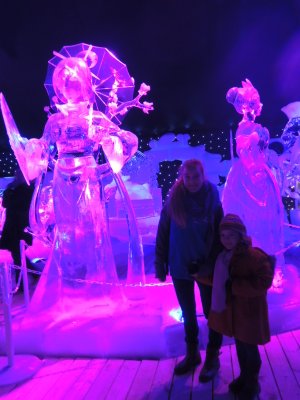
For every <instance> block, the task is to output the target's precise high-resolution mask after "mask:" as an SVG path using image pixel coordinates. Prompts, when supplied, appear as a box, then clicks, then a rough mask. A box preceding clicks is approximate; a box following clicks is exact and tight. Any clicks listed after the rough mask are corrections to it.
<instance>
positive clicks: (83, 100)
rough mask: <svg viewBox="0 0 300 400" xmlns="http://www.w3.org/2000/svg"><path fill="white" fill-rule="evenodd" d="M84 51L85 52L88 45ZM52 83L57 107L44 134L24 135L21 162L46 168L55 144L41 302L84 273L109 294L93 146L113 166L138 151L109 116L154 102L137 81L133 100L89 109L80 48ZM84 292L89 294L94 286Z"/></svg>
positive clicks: (75, 284) (87, 75) (109, 258)
mask: <svg viewBox="0 0 300 400" xmlns="http://www.w3.org/2000/svg"><path fill="white" fill-rule="evenodd" d="M88 53H89V57H90V55H91V50H90V49H89V51H88ZM52 83H53V88H54V91H55V94H56V96H57V99H58V101H57V104H56V108H57V109H58V112H57V113H55V114H52V115H51V116H50V117H49V119H48V121H47V123H46V126H45V129H44V133H43V136H42V138H41V139H30V140H29V141H27V142H26V143H25V146H24V147H25V149H24V151H23V152H22V157H21V158H22V159H24V158H25V159H26V162H25V165H23V170H26V171H27V173H28V174H29V175H30V178H32V177H34V176H37V175H39V174H40V173H41V172H42V171H43V170H45V168H47V163H48V160H49V159H51V153H52V151H53V149H54V148H55V149H57V152H58V159H57V160H56V162H55V168H54V177H53V203H54V213H55V224H56V232H55V238H54V242H53V246H52V251H51V254H50V257H49V259H48V261H47V264H46V267H45V270H44V274H43V276H42V277H41V280H40V282H39V285H38V288H37V290H36V293H35V296H34V298H33V301H34V302H35V303H36V304H40V305H41V304H45V303H53V302H54V301H55V300H56V299H57V298H60V297H61V296H62V295H63V294H64V293H68V295H70V294H72V292H73V291H74V290H75V291H76V296H77V295H78V291H80V290H81V287H82V286H83V285H82V283H83V281H82V280H88V281H90V282H93V281H94V282H95V281H96V282H102V283H104V284H102V285H94V287H93V288H94V290H93V291H94V292H95V293H94V294H95V295H96V296H99V295H100V296H103V295H104V296H105V295H109V294H111V290H113V289H112V288H113V287H114V285H112V284H113V283H116V282H117V273H116V268H115V264H114V259H113V254H112V250H111V245H110V239H109V236H108V231H107V225H106V221H107V220H106V216H105V207H104V201H103V198H102V196H103V191H102V190H101V184H99V168H98V165H97V164H96V161H95V158H94V155H93V152H94V150H95V149H97V148H98V146H99V145H101V146H102V149H103V151H104V153H105V155H106V157H107V159H108V161H109V164H110V166H111V168H112V170H113V172H115V173H118V172H119V171H120V170H121V168H122V166H123V165H124V163H125V162H126V161H127V160H128V159H129V158H130V157H132V156H133V154H134V153H135V152H136V150H137V145H138V141H137V137H136V136H135V135H134V134H133V133H131V132H128V131H124V130H122V129H120V128H119V126H118V125H116V124H115V123H114V122H112V120H111V119H112V117H114V116H115V115H116V114H117V113H118V112H123V113H124V111H125V112H126V111H127V109H128V108H130V107H133V106H134V107H138V108H141V109H143V111H144V112H146V113H147V112H148V111H149V110H151V109H152V104H151V103H147V102H144V103H140V102H139V99H140V97H141V96H142V95H144V94H146V93H147V91H148V90H149V89H150V88H149V87H148V86H147V85H145V84H142V85H141V88H140V91H139V96H137V97H136V98H135V99H134V100H132V101H131V102H128V103H127V104H123V106H122V105H121V106H119V108H116V107H112V106H111V107H110V108H109V112H108V115H109V116H110V117H111V119H110V118H109V117H108V116H106V115H105V114H104V113H102V112H100V111H96V110H94V108H93V104H94V101H95V98H94V96H95V94H94V90H93V85H92V79H91V71H90V68H89V66H88V62H87V58H86V54H84V52H81V53H80V56H79V57H68V58H63V57H62V60H61V61H60V62H59V63H58V64H57V65H56V67H55V69H54V73H53V78H52ZM2 112H3V107H2ZM19 158H20V157H19ZM83 292H84V293H83V294H87V293H88V294H89V293H90V292H91V287H90V288H89V289H88V291H87V290H86V289H84V290H83Z"/></svg>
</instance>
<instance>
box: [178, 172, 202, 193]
mask: <svg viewBox="0 0 300 400" xmlns="http://www.w3.org/2000/svg"><path fill="white" fill-rule="evenodd" d="M182 179H183V184H184V186H185V188H186V189H187V190H188V191H189V192H191V193H196V192H198V190H200V189H201V186H202V185H203V181H204V178H203V174H202V171H201V168H200V167H197V166H196V167H195V168H185V169H184V171H183V174H182Z"/></svg>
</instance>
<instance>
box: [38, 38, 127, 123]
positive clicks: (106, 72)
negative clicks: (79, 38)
mask: <svg viewBox="0 0 300 400" xmlns="http://www.w3.org/2000/svg"><path fill="white" fill-rule="evenodd" d="M53 54H54V57H53V58H51V60H49V61H48V70H47V75H46V80H45V88H46V90H47V93H48V96H49V98H50V103H51V106H52V107H54V108H55V106H56V104H58V103H59V99H58V98H57V97H56V94H55V91H54V88H53V84H52V77H53V72H54V69H55V67H56V66H57V65H58V63H59V62H60V61H61V60H62V59H64V58H68V57H79V58H83V59H84V60H85V61H86V63H87V65H88V66H89V68H90V71H91V74H92V86H93V91H94V93H95V104H94V107H95V109H97V110H99V111H101V112H103V113H104V114H106V115H108V116H109V114H110V106H111V104H114V105H115V107H118V106H119V105H121V104H122V103H124V102H127V101H130V100H132V98H133V92H134V79H133V78H132V77H131V76H130V74H129V72H128V70H127V67H126V64H124V63H123V62H122V61H120V60H119V59H118V58H117V57H116V56H115V55H114V54H113V53H112V52H111V51H110V50H108V49H107V48H105V47H97V46H93V45H89V44H86V43H79V44H75V45H72V46H64V47H63V48H62V49H61V50H60V51H59V52H53ZM122 118H123V115H120V114H118V115H113V116H112V117H111V120H112V121H113V122H114V123H116V124H120V123H121V120H122Z"/></svg>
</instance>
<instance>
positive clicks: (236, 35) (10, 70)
mask: <svg viewBox="0 0 300 400" xmlns="http://www.w3.org/2000/svg"><path fill="white" fill-rule="evenodd" d="M5 3H6V4H5V5H3V4H1V17H0V18H1V21H0V39H1V42H0V91H2V92H3V93H4V94H5V96H6V99H7V101H8V104H9V105H10V108H11V110H12V113H13V115H14V118H15V120H16V122H17V125H18V127H19V130H20V131H21V133H22V135H23V136H26V137H40V136H41V134H42V131H43V127H44V124H45V122H46V113H45V112H44V107H45V106H47V105H49V101H48V97H47V93H46V91H45V89H44V87H43V84H44V80H45V76H46V71H47V62H48V60H49V59H50V58H52V51H53V50H56V51H59V50H60V49H61V48H62V47H63V46H64V45H72V44H77V43H80V42H85V43H91V44H93V45H95V46H103V47H107V48H109V49H110V50H112V51H113V53H114V54H116V55H117V57H118V58H120V59H121V60H122V61H123V62H125V63H126V64H127V67H128V70H129V71H130V74H131V75H132V76H133V77H134V78H135V81H136V89H138V87H139V85H140V83H141V82H143V81H144V82H146V83H148V84H150V85H151V92H150V93H149V95H148V97H147V100H148V101H153V102H154V105H155V111H153V112H152V113H151V115H149V116H147V115H145V114H143V113H142V112H141V111H140V110H133V111H130V112H129V114H128V115H127V117H126V118H125V120H124V124H123V127H124V128H127V129H130V130H132V131H133V132H135V133H137V134H138V135H147V136H149V135H150V136H151V135H152V136H153V135H161V134H162V133H164V132H168V131H175V132H189V131H193V132H196V133H197V132H206V131H207V132H208V131H209V130H210V129H212V130H215V129H222V130H225V131H227V130H228V131H229V128H230V126H232V127H233V128H235V127H236V124H237V122H238V121H239V120H240V116H239V115H238V114H237V113H236V112H235V110H234V109H233V107H232V105H229V104H228V103H227V102H226V100H225V94H226V91H227V90H228V89H229V88H230V87H232V86H240V83H241V80H243V79H245V78H248V79H250V80H251V81H252V83H253V85H254V86H255V87H256V88H257V89H258V90H259V92H260V95H261V100H262V103H263V104H264V107H263V112H262V116H261V117H259V119H258V122H260V123H262V124H263V125H265V126H267V127H268V128H269V130H270V133H271V136H276V135H277V136H278V135H280V133H281V130H282V129H283V127H284V125H285V123H286V122H287V117H286V116H285V115H284V114H283V113H282V111H280V109H281V107H283V106H284V105H286V104H287V103H289V102H292V101H296V100H300V1H299V0H282V1H277V0H270V1H266V0H260V1H255V0H252V1H246V0H244V1H242V0H241V1H231V0H226V1H225V0H207V1H201V0H194V1H188V0H185V1H181V0H148V1H146V0H133V1H130V0H124V1H114V0H105V1H103V0H98V1H97V0H94V1H93V0H86V1H82V0H81V1H78V0H72V1H70V0H61V1H57V0H55V1H44V0H39V1H36V2H35V1H23V2H14V1H10V2H5ZM5 143H7V138H6V133H5V130H4V127H3V123H2V119H1V122H0V145H5Z"/></svg>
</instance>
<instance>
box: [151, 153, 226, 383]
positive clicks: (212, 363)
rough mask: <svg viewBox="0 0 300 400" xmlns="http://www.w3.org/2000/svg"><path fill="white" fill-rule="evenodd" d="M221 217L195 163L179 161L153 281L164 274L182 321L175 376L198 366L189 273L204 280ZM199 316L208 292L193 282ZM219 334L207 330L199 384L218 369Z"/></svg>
mask: <svg viewBox="0 0 300 400" xmlns="http://www.w3.org/2000/svg"><path fill="white" fill-rule="evenodd" d="M222 216H223V210H222V205H221V203H220V200H219V194H218V191H217V188H216V187H215V186H214V185H213V184H212V183H210V182H209V181H207V180H206V179H205V177H204V170H203V165H202V163H201V161H199V160H196V159H192V160H187V161H185V162H184V163H183V164H182V166H181V168H180V171H179V179H178V180H177V181H176V182H175V184H174V185H173V187H172V188H171V191H170V196H169V198H168V200H167V203H166V205H165V206H164V208H163V210H162V212H161V217H160V221H159V225H158V231H157V237H156V258H155V267H156V277H157V278H158V279H159V280H160V281H162V282H163V281H165V279H166V275H167V273H168V272H170V274H171V276H172V280H173V284H174V288H175V292H176V296H177V299H178V302H179V305H180V307H181V309H182V315H183V319H184V330H185V341H186V347H187V351H186V356H185V358H184V359H183V360H182V361H181V362H180V363H179V364H177V365H176V367H175V374H178V375H180V374H184V373H186V372H188V371H190V370H192V369H193V368H194V367H195V366H196V365H197V364H200V362H201V358H200V354H199V350H198V333H199V328H198V323H197V316H196V301H195V293H194V283H195V281H194V279H193V278H192V277H191V275H190V273H189V271H190V270H191V269H193V268H194V266H195V265H196V267H197V269H199V272H200V273H201V274H207V275H209V274H210V273H211V272H212V271H211V270H212V268H213V266H214V263H215V259H216V257H217V255H218V252H219V251H220V250H221V244H220V241H219V235H218V226H219V223H220V221H221V219H222ZM197 285H198V287H199V289H200V296H201V301H202V307H203V312H204V315H205V317H206V318H207V317H208V314H209V310H210V304H211V287H210V286H208V285H204V284H202V283H198V282H197ZM221 344H222V335H220V334H218V333H216V332H215V331H214V330H212V329H209V338H208V345H207V349H206V360H205V363H204V367H203V368H202V370H201V373H200V376H199V380H200V381H202V382H206V381H209V380H211V379H212V378H213V376H214V375H215V374H216V372H217V370H218V369H219V367H220V364H219V357H218V356H219V349H220V347H221Z"/></svg>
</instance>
